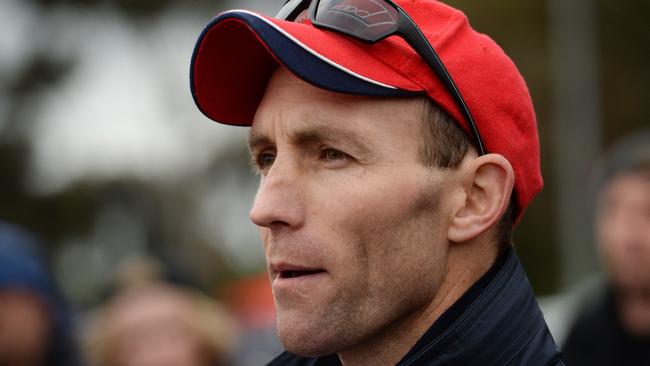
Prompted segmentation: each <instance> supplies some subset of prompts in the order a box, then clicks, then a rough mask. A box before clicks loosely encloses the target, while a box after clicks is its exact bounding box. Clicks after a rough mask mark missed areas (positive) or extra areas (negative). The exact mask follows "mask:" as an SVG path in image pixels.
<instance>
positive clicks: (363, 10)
mask: <svg viewBox="0 0 650 366" xmlns="http://www.w3.org/2000/svg"><path fill="white" fill-rule="evenodd" d="M359 5H363V7H362V6H359ZM390 9H392V8H390ZM328 11H333V12H337V13H343V14H346V15H350V16H352V17H354V18H356V19H357V20H360V21H363V22H364V23H365V24H366V25H367V26H373V25H381V24H386V23H390V24H393V23H395V21H396V20H395V18H394V17H393V14H392V13H391V12H390V11H389V9H387V8H385V7H384V6H383V5H382V4H381V3H378V2H376V1H373V0H370V1H368V0H366V1H341V2H339V3H337V4H335V5H333V6H332V7H331V8H330V9H328Z"/></svg>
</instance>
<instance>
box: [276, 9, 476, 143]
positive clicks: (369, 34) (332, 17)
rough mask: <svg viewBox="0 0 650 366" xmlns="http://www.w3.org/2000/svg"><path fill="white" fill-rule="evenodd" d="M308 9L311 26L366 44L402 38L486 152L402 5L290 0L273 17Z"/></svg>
mask: <svg viewBox="0 0 650 366" xmlns="http://www.w3.org/2000/svg"><path fill="white" fill-rule="evenodd" d="M307 10H308V17H309V19H310V20H311V22H312V24H313V25H314V26H316V27H318V28H324V29H329V30H333V31H336V32H339V33H343V34H345V35H348V36H352V37H354V38H357V39H360V40H362V41H364V42H367V43H376V42H379V41H381V40H382V39H384V38H387V37H389V36H393V35H398V36H400V37H402V38H403V39H404V40H405V41H406V42H407V43H408V44H409V45H410V46H411V47H412V48H413V49H414V50H415V51H416V52H417V53H418V55H420V57H421V58H422V59H423V60H424V61H426V63H427V64H428V65H429V67H431V69H432V70H433V71H434V72H435V73H436V75H438V77H439V78H440V80H441V81H442V82H443V84H444V85H445V86H446V87H447V90H448V91H449V92H450V93H451V95H452V96H453V98H454V101H455V102H456V104H457V105H458V107H459V108H460V111H461V112H462V113H463V116H464V117H465V119H466V120H467V123H468V124H469V128H470V130H471V131H472V135H473V136H474V140H475V142H476V147H477V149H478V152H479V154H480V155H485V149H484V148H483V142H482V141H481V136H480V135H479V133H478V129H477V128H476V124H475V123H474V119H473V118H472V115H471V113H470V112H469V108H467V104H465V100H464V99H463V97H462V95H460V92H459V91H458V88H457V87H456V84H455V83H454V81H453V80H452V78H451V75H449V72H448V71H447V69H446V68H445V65H444V64H443V63H442V61H441V60H440V57H438V54H437V53H436V52H435V51H434V50H433V47H432V46H431V44H430V43H429V41H428V40H427V39H426V37H425V36H424V34H423V33H422V31H421V30H420V28H419V27H418V26H417V24H415V22H414V21H413V19H411V17H410V16H409V15H408V14H407V13H406V12H405V11H404V10H402V8H400V7H399V6H398V5H397V4H395V3H394V2H393V1H391V0H289V1H287V2H286V3H285V5H284V6H283V7H282V9H280V12H279V13H278V14H277V15H276V18H277V19H282V20H287V21H295V20H296V18H297V17H298V16H300V15H301V14H302V13H303V12H305V11H307Z"/></svg>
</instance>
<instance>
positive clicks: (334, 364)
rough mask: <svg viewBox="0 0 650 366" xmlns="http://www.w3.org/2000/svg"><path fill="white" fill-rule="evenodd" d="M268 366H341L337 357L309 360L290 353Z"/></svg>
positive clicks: (277, 358)
mask: <svg viewBox="0 0 650 366" xmlns="http://www.w3.org/2000/svg"><path fill="white" fill-rule="evenodd" d="M267 366H341V363H340V362H339V358H338V357H337V356H336V355H330V356H324V357H319V358H307V357H300V356H296V355H294V354H292V353H289V352H283V353H281V354H280V355H279V356H278V357H276V358H275V359H273V361H271V362H269V363H268V364H267Z"/></svg>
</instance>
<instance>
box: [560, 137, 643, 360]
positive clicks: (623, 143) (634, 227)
mask: <svg viewBox="0 0 650 366" xmlns="http://www.w3.org/2000/svg"><path fill="white" fill-rule="evenodd" d="M596 201H597V202H596V204H597V209H596V218H595V231H596V237H597V242H598V249H599V252H600V257H601V259H602V262H603V264H604V267H605V271H606V273H607V283H606V284H604V285H603V289H602V291H596V293H595V294H592V296H589V297H588V301H584V305H583V308H582V309H581V310H580V311H579V312H578V314H580V315H579V316H578V318H577V320H576V322H575V324H574V325H573V327H572V329H571V330H570V332H569V336H568V338H567V341H566V343H565V345H564V352H565V357H566V362H567V364H569V365H650V130H644V131H641V132H638V133H636V134H633V135H630V136H628V137H626V138H624V139H622V140H620V141H619V142H617V143H616V144H615V145H614V146H613V147H612V148H611V150H609V151H608V153H607V154H606V155H605V156H604V158H603V160H602V166H601V169H600V172H599V179H598V186H597V191H596Z"/></svg>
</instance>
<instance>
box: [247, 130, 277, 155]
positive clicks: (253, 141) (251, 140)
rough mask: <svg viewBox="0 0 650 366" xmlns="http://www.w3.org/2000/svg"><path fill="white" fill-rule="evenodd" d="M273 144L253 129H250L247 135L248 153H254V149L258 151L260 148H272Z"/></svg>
mask: <svg viewBox="0 0 650 366" xmlns="http://www.w3.org/2000/svg"><path fill="white" fill-rule="evenodd" d="M273 145H275V143H274V142H273V141H272V140H271V138H270V137H268V136H266V135H264V134H261V133H257V132H255V131H254V130H253V129H251V131H250V133H249V134H248V151H251V152H252V151H255V150H256V149H259V148H260V146H273Z"/></svg>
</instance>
